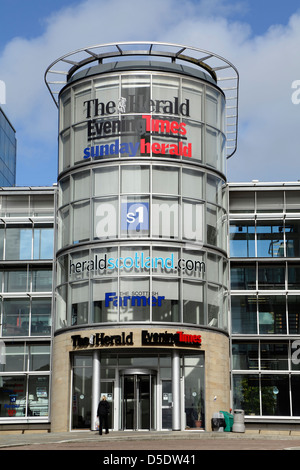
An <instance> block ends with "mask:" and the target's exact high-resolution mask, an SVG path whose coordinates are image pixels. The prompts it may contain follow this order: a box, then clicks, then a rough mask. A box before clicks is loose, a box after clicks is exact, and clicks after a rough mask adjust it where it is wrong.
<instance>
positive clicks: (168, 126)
mask: <svg viewBox="0 0 300 470" xmlns="http://www.w3.org/2000/svg"><path fill="white" fill-rule="evenodd" d="M142 118H143V119H146V131H147V132H151V131H152V132H161V133H164V132H166V133H167V134H169V133H170V132H171V133H172V134H180V135H185V134H186V128H185V126H186V124H185V123H184V122H181V123H179V122H177V121H166V120H162V119H153V118H151V116H150V115H145V116H142Z"/></svg>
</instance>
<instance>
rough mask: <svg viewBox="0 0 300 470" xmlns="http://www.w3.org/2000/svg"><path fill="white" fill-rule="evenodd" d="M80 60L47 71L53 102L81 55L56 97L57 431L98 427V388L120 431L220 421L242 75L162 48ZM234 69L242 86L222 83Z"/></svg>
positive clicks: (104, 49)
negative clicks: (59, 77)
mask: <svg viewBox="0 0 300 470" xmlns="http://www.w3.org/2000/svg"><path fill="white" fill-rule="evenodd" d="M201 54H202V55H201ZM70 55H71V56H72V60H70V59H71V58H70V57H63V58H61V59H59V60H58V61H56V62H55V63H54V64H52V66H50V67H49V69H48V71H47V84H48V86H49V88H50V91H51V93H52V96H53V97H54V93H53V90H52V89H51V86H52V84H51V82H50V80H49V78H48V77H49V74H50V73H54V72H55V70H54V66H56V64H57V63H58V62H59V64H60V65H62V64H65V63H68V64H70V63H72V64H73V65H72V67H71V68H69V69H68V71H67V72H65V74H66V78H67V79H66V83H65V85H64V86H63V87H62V88H61V89H60V90H59V97H58V102H57V104H58V107H59V174H58V198H57V237H56V238H57V249H56V267H57V277H56V286H55V295H56V310H55V322H54V324H55V328H54V341H53V389H52V397H53V399H52V408H51V410H52V418H51V421H52V426H53V429H54V430H67V429H74V428H77V429H78V428H85V427H90V428H91V429H94V428H95V424H94V423H95V410H96V406H97V402H98V400H99V398H100V396H101V395H102V394H104V393H105V394H106V395H108V397H109V401H110V404H111V408H112V413H111V423H110V427H111V429H124V430H126V429H138V430H139V429H151V430H161V429H173V430H179V429H191V428H196V426H200V427H201V428H205V429H210V418H211V417H212V413H213V411H218V410H219V409H220V407H222V409H223V408H224V407H226V408H225V409H228V407H229V348H228V342H229V339H228V322H227V319H228V288H229V286H228V261H227V231H228V226H227V192H226V176H225V173H226V171H225V164H226V157H228V156H231V154H232V153H233V152H234V150H233V151H232V150H230V149H229V150H228V148H229V147H230V146H228V145H226V143H228V141H229V140H227V137H228V132H231V133H233V134H234V135H235V136H236V107H237V73H236V71H235V69H234V67H233V66H232V65H231V64H229V63H228V62H226V61H225V60H224V59H222V58H220V57H217V56H215V55H213V54H208V53H206V55H205V54H204V51H200V50H197V49H189V48H184V47H183V46H176V45H168V44H161V45H160V44H154V43H152V44H150V43H144V44H143V45H141V44H139V45H137V44H115V45H105V46H97V47H95V48H89V49H84V50H82V51H76V52H74V53H72V54H69V55H68V56H70ZM196 55H197V56H198V59H196V57H195V56H196ZM199 55H200V57H199ZM75 57H76V60H75ZM79 57H80V58H79ZM209 59H213V60H214V61H215V62H216V64H215V66H211V65H209V64H208V60H209ZM76 61H77V62H76ZM95 61H97V62H96V63H95ZM220 64H221V65H220ZM228 69H229V70H230V72H231V74H232V72H234V73H233V76H230V77H224V78H223V80H224V83H226V84H228V81H227V82H226V80H229V79H230V80H233V81H235V84H234V86H233V87H230V86H223V87H221V86H220V83H219V82H218V77H217V71H219V70H226V71H228ZM57 73H62V71H61V70H60V71H58V72H57ZM228 90H231V91H230V92H231V96H230V100H231V101H230V104H231V105H232V104H233V106H228V99H229V98H228V97H227V96H226V93H227V92H228ZM232 90H233V92H232ZM226 107H227V108H228V109H234V112H233V113H231V114H229V115H228V114H226ZM234 113H235V114H234ZM230 121H231V122H230ZM229 129H230V130H229ZM232 140H233V141H234V140H235V138H234V139H230V141H232ZM216 397H219V398H218V399H217V398H216ZM217 400H219V401H217ZM63 404H64V411H62V408H63ZM70 416H71V418H70ZM198 421H200V422H201V423H200V425H199V424H198Z"/></svg>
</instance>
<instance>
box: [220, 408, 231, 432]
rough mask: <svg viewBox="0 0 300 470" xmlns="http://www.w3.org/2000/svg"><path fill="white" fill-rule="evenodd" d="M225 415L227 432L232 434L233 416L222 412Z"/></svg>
mask: <svg viewBox="0 0 300 470" xmlns="http://www.w3.org/2000/svg"><path fill="white" fill-rule="evenodd" d="M220 413H222V414H223V416H224V419H225V429H224V431H225V432H231V430H232V426H233V415H232V414H231V413H228V411H220Z"/></svg>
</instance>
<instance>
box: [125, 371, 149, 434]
mask: <svg viewBox="0 0 300 470" xmlns="http://www.w3.org/2000/svg"><path fill="white" fill-rule="evenodd" d="M120 378H121V419H122V425H121V427H122V429H123V430H134V431H138V430H155V429H156V419H155V416H156V380H157V378H156V371H153V370H149V369H127V370H123V371H121V375H120Z"/></svg>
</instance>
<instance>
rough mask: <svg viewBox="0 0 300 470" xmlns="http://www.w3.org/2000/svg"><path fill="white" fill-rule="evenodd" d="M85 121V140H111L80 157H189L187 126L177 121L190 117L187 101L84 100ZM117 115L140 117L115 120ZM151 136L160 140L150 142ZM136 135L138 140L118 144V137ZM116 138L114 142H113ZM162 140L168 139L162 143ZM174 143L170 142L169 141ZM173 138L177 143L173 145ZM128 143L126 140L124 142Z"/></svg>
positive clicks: (87, 149)
mask: <svg viewBox="0 0 300 470" xmlns="http://www.w3.org/2000/svg"><path fill="white" fill-rule="evenodd" d="M83 105H84V106H85V110H86V114H85V118H86V119H87V120H88V121H87V141H88V142H90V141H93V140H101V139H105V138H106V139H107V138H109V139H110V143H103V144H100V143H99V144H98V145H92V146H88V147H86V148H85V149H84V151H83V158H84V159H88V158H97V157H104V156H118V155H119V154H122V155H128V156H130V157H135V156H136V155H148V154H150V153H151V152H152V154H154V155H155V154H156V155H169V156H183V157H192V143H191V142H188V141H187V129H186V123H185V122H181V121H179V120H178V119H180V117H189V115H190V114H189V112H190V111H189V109H190V103H189V100H188V99H186V100H185V101H184V102H183V103H180V102H179V100H178V98H177V97H174V100H173V101H170V100H149V101H148V102H147V103H142V104H141V103H139V104H138V103H134V105H133V103H132V102H131V103H130V102H129V107H128V106H127V100H126V98H120V100H119V104H118V105H117V104H116V103H115V102H114V101H108V102H107V103H103V102H99V100H98V99H92V100H87V101H84V103H83ZM116 112H121V113H125V112H126V113H129V112H131V113H142V115H140V116H136V117H134V116H128V117H127V119H114V118H112V116H113V115H114V114H115V113H116ZM146 112H150V113H151V112H155V113H159V114H160V115H163V116H166V117H164V118H163V119H161V118H159V119H158V118H154V117H152V116H151V115H150V114H143V113H146ZM150 134H152V135H153V136H155V135H156V136H158V137H159V141H157V142H155V141H152V142H150V138H149V136H150ZM123 135H124V136H131V137H132V135H136V136H138V137H139V140H136V141H131V142H127V141H126V142H121V140H120V136H123ZM114 137H116V139H115V140H113V141H112V139H113V138H114ZM161 137H164V138H165V139H169V142H167V141H166V142H162V141H161ZM172 138H173V141H172V142H170V139H172ZM174 139H176V140H177V142H176V143H175V141H174ZM126 140H127V139H126Z"/></svg>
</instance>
